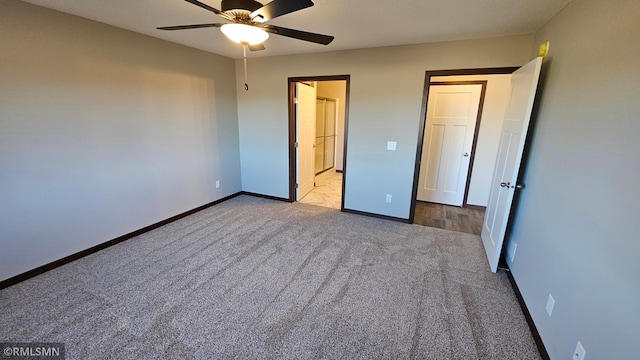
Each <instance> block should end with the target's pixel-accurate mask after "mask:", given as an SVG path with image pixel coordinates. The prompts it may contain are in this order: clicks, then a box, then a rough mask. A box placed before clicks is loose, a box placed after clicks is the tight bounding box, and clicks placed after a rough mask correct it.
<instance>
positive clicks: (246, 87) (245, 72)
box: [242, 44, 249, 91]
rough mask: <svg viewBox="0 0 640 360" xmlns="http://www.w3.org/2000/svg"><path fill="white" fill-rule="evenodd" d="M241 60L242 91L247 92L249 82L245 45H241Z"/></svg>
mask: <svg viewBox="0 0 640 360" xmlns="http://www.w3.org/2000/svg"><path fill="white" fill-rule="evenodd" d="M242 52H243V56H242V58H243V60H244V91H249V81H248V80H247V44H242Z"/></svg>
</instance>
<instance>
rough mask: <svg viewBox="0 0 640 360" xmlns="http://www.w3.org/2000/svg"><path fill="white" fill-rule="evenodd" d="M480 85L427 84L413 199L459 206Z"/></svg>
mask: <svg viewBox="0 0 640 360" xmlns="http://www.w3.org/2000/svg"><path fill="white" fill-rule="evenodd" d="M481 94H482V85H480V84H474V85H431V86H430V87H429V99H428V103H427V104H428V106H427V118H426V121H425V130H424V139H423V143H422V159H421V161H420V175H419V178H418V195H417V200H420V201H429V202H435V203H440V204H447V205H456V206H462V201H463V199H464V193H465V189H466V185H467V175H468V173H469V161H470V159H471V148H472V146H473V136H474V133H475V128H476V121H477V118H478V109H479V107H480V98H481Z"/></svg>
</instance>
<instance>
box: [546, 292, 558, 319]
mask: <svg viewBox="0 0 640 360" xmlns="http://www.w3.org/2000/svg"><path fill="white" fill-rule="evenodd" d="M555 304H556V300H555V299H554V298H553V296H551V294H549V298H548V299H547V307H546V309H547V314H549V316H551V313H553V306H554V305H555Z"/></svg>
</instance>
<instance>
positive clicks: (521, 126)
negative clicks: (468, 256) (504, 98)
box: [482, 57, 542, 272]
mask: <svg viewBox="0 0 640 360" xmlns="http://www.w3.org/2000/svg"><path fill="white" fill-rule="evenodd" d="M541 67H542V58H541V57H539V58H536V59H534V60H533V61H531V62H530V63H528V64H527V65H525V66H523V67H521V68H520V69H518V70H516V71H515V72H514V73H513V76H512V78H511V97H510V99H509V106H508V107H507V112H506V115H505V119H504V122H503V123H502V135H501V137H500V146H499V148H498V156H497V160H496V167H495V170H494V173H493V180H492V182H491V192H490V195H489V204H488V205H487V211H486V215H485V218H484V224H483V226H482V243H483V244H484V250H485V252H486V253H487V258H488V259H489V265H490V267H491V271H493V272H496V270H497V269H498V261H499V260H500V254H501V252H502V243H503V242H504V236H505V231H506V229H507V220H508V219H509V213H510V211H511V203H512V201H513V195H514V191H515V190H516V189H517V188H518V185H517V184H516V181H517V179H518V172H519V170H520V161H521V160H522V152H523V149H524V141H525V138H526V137H527V130H528V129H529V121H530V120H531V111H532V110H533V101H534V99H535V96H536V88H537V87H538V78H539V77H540V68H541Z"/></svg>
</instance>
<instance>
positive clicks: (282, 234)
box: [0, 196, 540, 359]
mask: <svg viewBox="0 0 640 360" xmlns="http://www.w3.org/2000/svg"><path fill="white" fill-rule="evenodd" d="M0 341H2V342H8V341H20V342H29V341H39V342H64V343H65V344H66V352H67V359H161V358H166V359H178V358H184V359H255V358H258V359H274V358H283V359H308V358H327V359H539V358H540V356H539V354H538V352H537V349H536V347H535V343H534V341H533V338H532V336H531V333H530V332H529V329H528V327H527V325H526V322H525V319H524V316H523V314H522V312H521V310H520V308H519V305H518V303H517V300H516V298H515V295H514V292H513V290H512V288H511V286H510V284H509V282H508V279H507V278H506V276H505V275H504V274H492V273H491V272H489V270H488V265H487V261H486V259H485V257H484V251H483V249H482V244H481V241H480V238H479V237H478V236H476V235H471V234H463V233H457V232H452V231H447V230H440V229H434V228H427V227H423V226H419V225H407V224H402V223H397V222H392V221H387V220H381V219H376V218H370V217H364V216H358V215H353V214H347V213H341V212H339V211H337V210H334V209H328V208H324V207H318V206H313V205H307V204H301V203H293V204H289V203H285V202H277V201H272V200H266V199H260V198H255V197H249V196H240V197H237V198H234V199H231V200H229V201H226V202H224V203H222V204H218V205H216V206H213V207H211V208H209V209H206V210H204V211H201V212H198V213H196V214H194V215H191V216H188V217H186V218H183V219H181V220H178V221H176V222H173V223H171V224H169V225H166V226H164V227H162V228H158V229H156V230H153V231H151V232H148V233H145V234H143V235H141V236H139V237H137V238H133V239H131V240H128V241H126V242H123V243H120V244H118V245H115V246H113V247H110V248H108V249H105V250H103V251H100V252H98V253H96V254H93V255H90V256H87V257H85V258H82V259H80V260H78V261H75V262H73V263H70V264H67V265H65V266H62V267H59V268H57V269H55V270H52V271H50V272H47V273H45V274H43V275H40V276H37V277H35V278H32V279H30V280H27V281H25V282H22V283H20V284H17V285H14V286H12V287H9V288H7V289H4V290H2V291H0Z"/></svg>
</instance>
